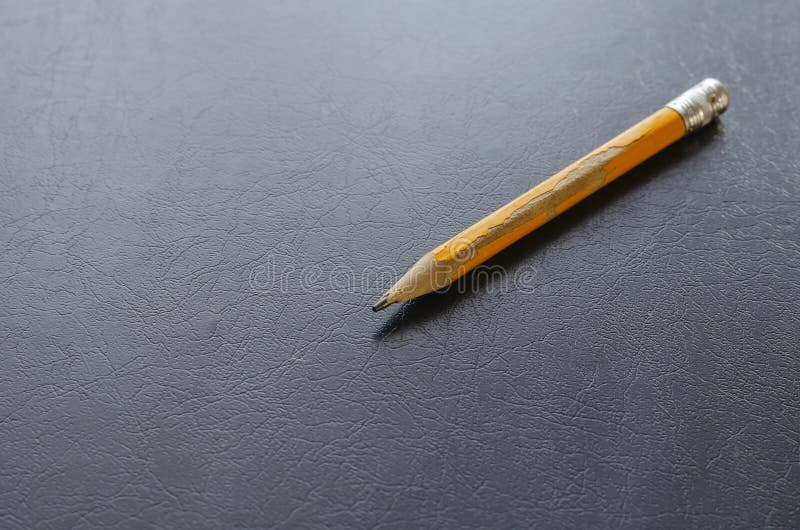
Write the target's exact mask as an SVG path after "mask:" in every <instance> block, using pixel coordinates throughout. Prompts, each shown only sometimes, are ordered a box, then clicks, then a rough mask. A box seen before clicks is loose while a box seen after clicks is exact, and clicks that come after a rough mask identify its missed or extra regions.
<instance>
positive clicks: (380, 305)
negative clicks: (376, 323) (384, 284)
mask: <svg viewBox="0 0 800 530" xmlns="http://www.w3.org/2000/svg"><path fill="white" fill-rule="evenodd" d="M393 303H394V302H390V301H389V299H388V298H386V297H385V296H381V297H380V299H379V300H378V301H377V302H375V305H374V306H372V310H373V311H380V310H381V309H383V308H385V307H387V306H390V305H392V304H393Z"/></svg>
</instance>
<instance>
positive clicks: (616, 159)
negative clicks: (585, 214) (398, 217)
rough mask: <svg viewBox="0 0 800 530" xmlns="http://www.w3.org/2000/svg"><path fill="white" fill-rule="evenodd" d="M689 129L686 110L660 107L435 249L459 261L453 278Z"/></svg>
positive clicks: (439, 254)
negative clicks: (686, 128) (683, 117)
mask: <svg viewBox="0 0 800 530" xmlns="http://www.w3.org/2000/svg"><path fill="white" fill-rule="evenodd" d="M684 132H685V126H684V123H683V119H682V118H681V116H680V114H678V113H677V112H676V111H674V110H672V109H670V108H667V107H664V108H662V109H660V110H658V111H656V112H655V113H653V114H652V115H651V116H649V117H647V118H645V119H644V120H642V121H640V122H639V123H637V124H636V125H634V126H633V127H631V128H629V129H628V130H627V131H625V132H623V133H622V134H620V135H618V136H617V137H615V138H614V139H612V140H610V141H609V142H607V143H605V144H603V145H602V146H600V147H598V148H597V149H595V150H594V151H592V152H590V153H589V154H587V155H586V156H584V157H583V158H580V159H579V160H577V161H575V162H573V163H572V164H570V165H569V166H567V167H565V168H564V169H562V170H561V171H559V172H558V173H556V174H555V175H553V176H551V177H550V178H548V179H547V180H545V181H544V182H542V183H541V184H539V185H537V186H535V187H534V188H532V189H530V190H528V191H527V192H525V193H523V194H522V195H520V196H519V197H517V198H516V199H514V200H512V201H511V202H509V203H508V204H506V205H505V206H502V207H500V208H499V209H498V210H496V211H495V212H493V213H491V214H489V215H487V216H486V217H484V218H483V219H481V220H480V221H478V222H477V223H475V224H474V225H472V226H470V227H469V228H467V229H466V230H464V231H462V232H461V233H460V234H458V235H456V236H455V237H453V238H451V239H450V240H448V241H446V242H444V243H442V244H441V245H439V246H438V247H436V248H435V249H434V250H433V255H434V258H435V259H436V260H437V261H457V262H459V263H458V267H457V269H456V270H455V271H454V273H453V276H452V277H451V280H452V279H456V278H458V277H459V276H461V275H463V274H465V273H466V272H469V271H470V270H472V269H473V268H475V267H476V266H477V265H479V264H481V263H483V262H484V261H486V260H487V259H489V258H490V257H492V256H494V255H495V254H497V253H498V252H500V251H501V250H503V249H504V248H506V247H508V246H509V245H511V244H512V243H514V242H515V241H517V240H519V239H520V238H522V237H524V236H525V235H527V234H529V233H530V232H532V231H534V230H535V229H537V228H539V227H540V226H542V225H543V224H545V223H547V222H548V221H550V220H551V219H553V218H554V217H556V216H558V215H559V214H561V213H563V212H565V211H566V210H568V209H569V208H571V207H572V206H574V205H575V204H577V203H578V202H580V201H581V200H583V199H584V198H586V197H588V196H589V195H591V194H592V193H593V192H595V191H596V190H598V189H599V188H602V187H603V186H605V185H606V184H608V183H610V182H612V181H614V180H615V179H617V178H618V177H619V176H620V175H622V174H623V173H625V172H626V171H628V170H630V169H631V168H633V167H634V166H636V165H638V164H639V163H641V162H643V161H644V160H647V159H648V158H650V157H651V156H653V155H654V154H655V153H657V152H659V151H661V150H662V149H664V148H665V147H667V146H668V145H670V144H672V143H673V142H675V141H677V140H679V139H680V138H682V137H683V134H684ZM459 253H460V254H461V256H462V258H461V259H460V260H459ZM464 258H466V259H464Z"/></svg>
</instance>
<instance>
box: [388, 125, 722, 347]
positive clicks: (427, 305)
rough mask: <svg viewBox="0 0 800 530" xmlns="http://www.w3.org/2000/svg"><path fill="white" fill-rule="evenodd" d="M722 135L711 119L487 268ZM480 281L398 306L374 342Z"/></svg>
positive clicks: (471, 279)
mask: <svg viewBox="0 0 800 530" xmlns="http://www.w3.org/2000/svg"><path fill="white" fill-rule="evenodd" d="M724 133H725V131H724V126H722V125H721V124H720V122H719V121H717V120H715V121H714V122H712V123H710V124H709V125H708V126H706V127H704V128H702V129H701V130H699V131H697V132H695V133H693V134H692V135H690V136H687V137H686V138H683V139H681V140H680V141H678V142H676V143H675V144H673V145H671V146H669V147H668V148H666V149H664V150H663V151H661V152H660V153H658V154H656V155H654V156H653V157H652V158H650V159H648V160H646V161H645V162H643V163H642V164H640V165H639V166H637V167H635V168H634V169H632V170H630V171H629V172H628V173H627V174H626V175H624V176H623V177H622V178H620V179H618V180H616V181H615V182H612V183H611V184H609V185H608V186H606V187H604V188H602V189H600V190H598V191H597V192H595V193H593V194H592V195H590V196H589V197H587V198H586V199H584V200H583V201H581V202H580V203H579V204H577V205H575V206H574V207H572V208H571V209H570V211H569V212H566V213H565V214H563V215H560V216H558V217H556V218H555V219H553V220H552V221H550V222H549V223H547V224H545V225H544V226H542V227H541V228H538V229H537V230H535V231H534V232H533V233H531V234H529V235H527V236H525V237H524V238H522V239H521V240H520V241H518V242H517V243H515V244H514V245H511V246H510V247H509V248H507V249H505V250H503V251H502V252H500V253H499V254H497V255H496V256H494V257H492V258H491V259H489V260H488V261H487V262H486V265H497V266H500V267H504V268H506V269H510V268H514V267H515V266H517V264H518V263H520V262H521V261H522V260H525V259H530V257H531V255H532V254H534V255H535V253H536V252H537V250H539V249H541V248H543V247H545V246H547V245H548V244H550V243H551V242H552V241H554V240H556V239H558V238H559V237H561V236H562V235H563V234H565V233H567V232H569V231H570V230H572V229H573V228H574V227H575V226H578V225H580V224H581V223H582V222H584V220H585V219H587V218H589V217H590V216H591V215H592V214H593V212H595V211H596V210H597V209H599V208H603V207H605V206H606V205H609V204H614V203H615V202H617V201H619V200H621V199H622V198H623V197H624V196H625V195H626V194H628V193H629V192H630V191H631V190H634V189H636V188H638V187H640V186H644V185H645V184H647V183H648V182H650V181H652V180H655V179H656V178H658V176H659V175H660V174H661V173H662V172H664V171H665V170H666V169H668V168H670V167H672V166H674V165H676V164H679V163H680V162H682V161H685V160H686V159H688V158H691V157H692V156H695V155H696V154H697V153H699V152H700V151H702V149H703V148H704V147H705V146H706V145H708V144H710V143H711V142H713V141H714V140H715V139H716V138H717V137H721V136H723V135H724ZM481 280H485V279H482V278H477V279H476V278H475V272H474V271H473V272H471V273H469V274H468V275H467V281H466V284H467V285H477V286H478V287H479V288H478V289H467V290H466V291H465V292H458V290H457V289H448V290H446V291H443V292H438V293H431V294H427V295H425V296H421V297H419V298H415V299H414V300H410V301H408V302H406V303H404V304H402V305H401V306H400V308H399V309H398V310H397V311H396V312H395V313H394V314H393V315H391V316H390V317H389V318H388V319H387V320H386V321H385V322H384V323H383V325H381V327H380V328H379V329H378V330H377V331H376V332H375V333H374V334H373V337H372V338H373V339H382V338H385V337H388V336H389V335H391V334H392V333H394V332H396V331H398V330H400V329H403V328H405V327H408V326H412V325H417V324H420V323H422V322H425V321H427V320H431V319H432V318H434V317H436V316H437V315H439V314H441V313H443V312H445V311H447V310H449V309H451V308H453V307H455V306H456V305H457V304H459V303H461V302H463V301H464V300H467V299H469V298H470V297H472V296H476V295H479V294H481V291H483V290H484V289H482V288H480V287H485V285H486V283H487V281H481Z"/></svg>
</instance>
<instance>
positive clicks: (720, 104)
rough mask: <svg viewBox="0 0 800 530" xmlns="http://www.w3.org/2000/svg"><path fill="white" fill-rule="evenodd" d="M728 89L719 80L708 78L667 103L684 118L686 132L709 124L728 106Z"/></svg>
mask: <svg viewBox="0 0 800 530" xmlns="http://www.w3.org/2000/svg"><path fill="white" fill-rule="evenodd" d="M729 101H730V97H729V96H728V89H726V88H725V85H723V84H722V83H720V82H719V81H718V80H716V79H713V78H710V77H709V78H708V79H704V80H702V81H700V82H699V83H697V84H696V85H695V86H693V87H692V88H690V89H689V90H687V91H686V92H684V93H683V94H681V95H680V96H678V97H676V98H675V99H673V100H672V101H670V102H669V103H667V104H666V106H667V107H669V108H671V109H673V110H676V111H677V112H678V114H680V115H681V117H682V118H683V123H684V125H685V126H686V134H689V133H690V132H693V131H696V130H697V129H699V128H700V127H703V126H705V125H708V124H709V123H711V121H712V120H714V118H716V117H717V116H719V115H720V114H722V113H723V112H725V109H727V108H728V102H729Z"/></svg>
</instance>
